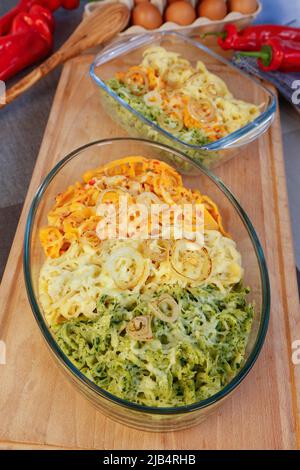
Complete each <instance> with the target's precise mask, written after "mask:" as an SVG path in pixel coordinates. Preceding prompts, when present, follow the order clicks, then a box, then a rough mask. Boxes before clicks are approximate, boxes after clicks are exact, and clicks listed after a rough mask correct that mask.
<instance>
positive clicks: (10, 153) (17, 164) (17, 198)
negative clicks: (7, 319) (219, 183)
mask: <svg viewBox="0 0 300 470" xmlns="http://www.w3.org/2000/svg"><path fill="white" fill-rule="evenodd" d="M15 3H16V2H15V1H11V0H1V4H0V15H1V14H3V13H4V12H5V11H7V10H8V9H9V8H11V7H12V6H13V5H14V4H15ZM82 10H83V7H82V6H81V8H79V9H77V10H74V11H66V10H63V9H60V10H58V11H57V12H56V13H55V18H56V25H57V28H56V34H55V48H57V47H59V45H60V44H62V43H63V42H64V41H65V39H66V38H67V37H68V36H69V34H70V33H71V32H72V31H73V29H74V28H75V26H76V25H77V23H78V22H79V21H80V19H81V17H82ZM59 76H60V70H56V71H55V72H53V73H52V74H51V75H49V76H48V77H46V78H44V79H43V80H42V81H40V82H39V83H38V84H37V85H35V86H34V87H33V88H32V89H31V90H29V91H28V92H27V93H25V94H24V95H23V96H21V97H20V98H19V99H18V100H16V101H15V102H14V103H12V104H11V105H10V106H8V107H7V108H4V109H3V110H1V111H0V142H1V146H0V165H1V172H0V234H1V249H0V278H1V276H2V273H3V271H4V267H5V264H6V260H7V256H8V253H9V250H10V246H11V243H12V240H13V236H14V233H15V230H16V227H17V223H18V219H19V216H20V212H21V209H22V205H23V202H24V199H25V196H26V192H27V188H28V185H29V182H30V178H31V175H32V171H33V167H34V164H35V161H36V158H37V155H38V152H39V148H40V145H41V142H42V138H43V134H44V130H45V126H46V123H47V120H48V116H49V112H50V108H51V104H52V101H53V97H54V93H55V90H56V87H57V83H58V80H59ZM18 78H19V77H18ZM280 111H281V123H282V131H283V143H284V154H285V164H286V172H287V186H288V194H289V204H290V211H291V219H292V228H293V235H294V244H295V255H296V262H297V265H298V267H300V197H299V192H298V191H299V186H300V155H299V148H300V115H299V114H298V113H297V112H296V111H295V110H294V109H293V107H292V106H291V105H289V104H288V103H287V102H285V101H284V100H280ZM20 249H21V247H20ZM298 276H299V272H298ZM298 279H299V278H298Z"/></svg>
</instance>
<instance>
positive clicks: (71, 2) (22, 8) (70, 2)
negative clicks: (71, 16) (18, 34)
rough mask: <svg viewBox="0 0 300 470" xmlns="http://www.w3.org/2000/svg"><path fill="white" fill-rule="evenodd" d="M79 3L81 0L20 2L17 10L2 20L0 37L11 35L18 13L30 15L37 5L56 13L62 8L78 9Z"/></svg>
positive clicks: (25, 0) (23, 0)
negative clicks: (32, 8) (30, 11)
mask: <svg viewBox="0 0 300 470" xmlns="http://www.w3.org/2000/svg"><path fill="white" fill-rule="evenodd" d="M79 3H80V0H20V1H19V3H18V5H17V6H16V7H15V8H13V9H12V10H10V11H9V12H8V13H6V14H5V15H4V16H2V17H1V18H0V36H3V35H4V34H8V33H9V31H10V28H11V25H12V22H13V19H14V18H15V16H16V15H17V14H18V13H21V12H27V13H28V12H29V10H30V8H31V7H32V6H33V5H35V4H37V5H41V6H43V7H45V8H48V10H50V11H55V10H57V9H58V8H59V7H61V6H62V7H64V8H66V9H73V8H77V7H78V6H79Z"/></svg>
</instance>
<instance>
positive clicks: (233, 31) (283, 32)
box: [204, 23, 300, 51]
mask: <svg viewBox="0 0 300 470" xmlns="http://www.w3.org/2000/svg"><path fill="white" fill-rule="evenodd" d="M207 35H216V36H218V44H219V46H220V47H222V49H224V50H231V49H234V50H239V51H258V50H259V49H260V47H261V45H262V43H263V42H265V41H267V40H268V39H270V38H271V37H277V38H280V39H284V40H289V41H297V42H298V41H299V42H300V28H291V27H289V26H281V25H267V24H266V25H254V26H249V27H248V28H245V29H244V30H242V31H240V32H239V31H238V30H237V27H236V26H235V25H234V24H232V23H229V24H227V25H225V28H224V31H222V32H221V33H207V34H206V35H204V36H207Z"/></svg>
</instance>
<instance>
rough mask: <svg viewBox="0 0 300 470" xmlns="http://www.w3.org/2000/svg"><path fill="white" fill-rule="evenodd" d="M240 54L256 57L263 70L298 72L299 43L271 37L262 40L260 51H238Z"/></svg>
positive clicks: (299, 63) (299, 70) (299, 69)
mask: <svg viewBox="0 0 300 470" xmlns="http://www.w3.org/2000/svg"><path fill="white" fill-rule="evenodd" d="M239 55H241V56H250V57H257V59H258V61H257V62H258V66H259V68H260V69H261V70H263V71H264V72H270V71H274V70H280V71H282V72H300V43H298V42H295V41H282V40H280V39H279V38H271V39H269V40H267V41H264V42H263V44H262V46H261V49H260V51H251V52H239Z"/></svg>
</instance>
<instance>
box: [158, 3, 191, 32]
mask: <svg viewBox="0 0 300 470" xmlns="http://www.w3.org/2000/svg"><path fill="white" fill-rule="evenodd" d="M165 19H166V21H172V22H173V23H176V24H179V25H181V26H187V25H188V24H191V23H193V21H195V19H196V13H195V10H194V8H193V7H192V5H191V4H190V3H188V2H185V1H183V0H180V1H177V2H174V3H171V5H169V6H168V8H167V9H166V11H165Z"/></svg>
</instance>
